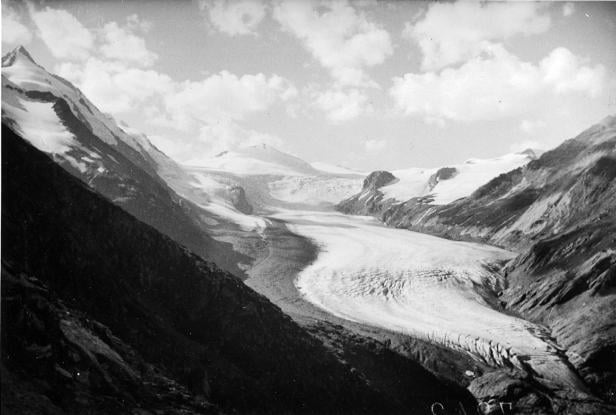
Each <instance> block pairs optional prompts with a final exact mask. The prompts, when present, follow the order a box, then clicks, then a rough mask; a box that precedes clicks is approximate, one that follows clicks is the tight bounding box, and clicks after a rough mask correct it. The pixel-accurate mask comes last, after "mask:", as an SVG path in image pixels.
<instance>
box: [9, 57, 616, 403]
mask: <svg viewBox="0 0 616 415" xmlns="http://www.w3.org/2000/svg"><path fill="white" fill-rule="evenodd" d="M2 124H3V127H2V156H3V161H2V192H3V194H2V243H3V251H2V350H3V353H2V362H3V363H2V394H3V395H2V405H3V406H2V409H3V412H5V411H6V412H7V413H45V412H44V411H47V412H46V413H52V414H62V413H101V414H102V413H109V414H112V413H113V414H116V413H131V414H137V413H138V414H152V413H175V414H180V413H182V414H190V413H263V414H265V413H285V414H287V413H288V414H294V413H298V414H299V413H319V414H320V413H345V414H346V413H354V414H355V413H357V414H359V413H366V414H373V413H430V412H431V411H430V407H431V405H432V404H433V403H434V402H441V403H443V404H445V406H446V407H447V408H453V407H456V408H458V407H461V408H466V411H467V412H469V411H472V410H475V409H476V406H477V401H476V400H480V401H482V402H490V401H493V402H497V401H512V400H514V399H519V400H520V402H519V405H518V409H519V410H521V411H522V412H521V413H528V414H538V413H541V414H555V413H559V414H565V413H586V414H608V413H612V411H613V408H614V407H613V406H610V405H611V404H616V324H615V322H616V237H615V236H614V235H616V180H614V179H615V178H616V117H608V118H606V119H605V120H603V121H602V122H601V123H599V124H597V125H595V126H592V127H591V128H589V129H588V130H586V131H584V132H582V133H581V134H580V135H578V136H577V137H575V138H573V139H570V140H567V141H565V142H564V143H563V144H561V145H560V146H558V147H557V148H555V149H553V150H551V151H547V152H545V153H543V154H540V155H539V154H537V153H535V152H533V151H532V150H527V151H524V152H521V153H514V154H508V155H504V156H502V157H498V158H494V159H488V160H480V159H471V160H467V161H466V162H464V163H461V164H455V165H448V166H442V167H438V168H425V169H424V168H408V169H403V170H394V171H391V172H389V171H376V172H372V173H370V174H367V173H362V172H355V171H353V170H350V169H346V168H343V167H340V166H331V165H327V164H324V163H308V162H306V161H304V160H302V159H300V158H298V157H296V156H293V155H291V154H287V153H284V152H282V151H279V150H277V149H275V148H273V147H271V146H267V145H257V146H251V147H245V148H240V149H235V150H233V151H226V152H222V153H220V154H218V155H216V156H213V157H211V158H210V159H208V160H205V161H204V162H203V163H202V164H201V165H198V166H193V165H190V166H185V165H180V164H178V163H177V162H175V161H174V160H172V159H171V158H169V157H167V156H166V155H165V154H164V153H162V152H161V151H159V150H158V149H157V148H156V147H155V146H154V145H152V143H150V141H149V140H148V138H147V136H145V135H144V134H142V133H140V132H138V131H136V130H133V129H132V128H131V127H130V126H127V125H125V124H123V123H121V122H118V121H116V120H115V119H114V118H113V117H111V116H109V115H107V114H104V113H102V112H101V111H100V110H98V109H97V108H96V106H95V105H94V104H93V103H92V102H90V101H89V100H88V98H87V97H85V96H84V95H83V94H82V93H81V91H79V89H78V88H76V87H75V86H73V85H72V84H71V83H70V82H68V81H66V80H64V79H62V78H60V77H58V76H56V75H53V74H51V73H49V72H47V71H46V70H45V69H44V68H43V67H41V66H40V65H38V64H37V63H36V62H35V61H34V59H33V58H32V57H31V56H30V54H29V53H28V52H27V51H26V50H25V49H24V48H22V47H20V48H17V49H15V50H13V51H12V52H10V53H8V54H7V55H5V56H4V57H3V58H2ZM334 208H337V209H338V210H339V211H341V212H344V213H346V214H352V215H372V216H374V217H376V218H378V219H379V220H380V221H382V222H383V223H384V224H386V225H388V226H391V227H396V228H404V229H409V230H413V231H419V232H424V233H429V234H434V235H438V236H442V237H445V238H449V239H456V240H464V241H472V242H481V243H487V244H491V245H496V246H500V247H503V248H506V249H509V250H511V251H514V252H516V253H518V254H519V255H517V257H516V258H515V259H514V260H512V261H511V262H509V263H508V264H507V265H506V266H505V267H504V269H502V270H493V269H490V272H501V274H503V275H504V276H506V278H505V277H504V278H503V279H504V280H505V281H506V284H505V285H504V286H502V287H500V286H499V292H498V293H496V292H495V293H493V295H494V297H495V298H497V301H495V304H491V305H490V306H494V307H495V308H496V309H498V310H499V311H501V312H503V313H506V314H512V315H515V316H520V317H523V318H524V319H527V320H529V321H532V322H534V323H537V324H540V325H542V326H546V327H547V328H548V329H549V331H550V334H551V336H552V337H553V338H554V343H555V344H558V345H561V346H562V347H563V350H560V349H558V353H559V356H561V357H563V361H565V362H567V363H566V364H567V365H568V366H567V368H568V370H569V369H570V370H571V371H574V372H575V374H576V376H577V375H578V374H579V375H580V377H581V378H582V379H583V382H584V386H583V387H580V389H579V390H557V389H554V390H550V389H549V388H548V387H546V386H545V384H543V383H541V382H538V381H537V379H536V378H534V377H533V376H531V375H532V374H531V375H529V374H528V373H526V374H525V372H524V371H517V370H516V369H515V368H508V367H498V368H490V369H489V370H488V369H487V366H486V369H485V370H486V373H485V374H483V375H482V376H480V377H476V378H475V375H474V374H473V375H472V377H468V376H467V375H464V374H462V375H461V374H460V373H459V372H460V368H461V367H469V366H471V365H472V363H469V362H471V357H469V356H465V355H462V353H460V352H459V351H456V350H453V349H454V348H450V349H447V348H446V347H444V346H443V347H441V346H442V345H436V346H435V345H434V344H430V343H427V342H426V343H422V341H419V340H417V341H416V340H412V339H411V340H408V339H405V340H400V341H399V342H398V343H396V341H394V342H393V344H392V341H391V339H394V340H396V339H398V340H399V339H400V338H399V337H395V336H393V335H391V333H387V331H386V330H380V329H377V328H374V327H362V328H361V330H355V329H354V328H353V327H356V326H353V327H351V326H345V325H344V324H343V323H341V322H340V320H335V319H333V320H328V319H323V320H319V319H317V318H316V317H314V315H299V314H294V313H289V315H285V314H284V313H283V311H281V308H282V309H283V310H285V312H287V310H289V309H293V306H295V305H296V304H295V303H296V302H297V301H299V300H297V299H296V298H295V297H293V298H290V297H289V296H288V295H287V294H288V292H285V291H284V289H285V287H287V288H288V286H291V287H292V286H293V280H294V278H295V275H296V274H298V273H299V271H300V270H301V269H302V268H303V267H307V266H308V265H309V264H310V263H311V262H312V261H314V259H315V258H314V257H313V255H316V254H315V252H317V250H318V247H317V246H316V243H315V242H314V241H311V240H310V239H309V238H304V237H300V236H299V235H297V234H296V233H294V232H295V231H292V229H291V228H292V226H291V225H289V224H287V223H285V222H284V220H282V219H281V217H284V214H283V215H282V216H280V215H278V216H277V215H276V213H280V212H283V213H284V212H287V211H296V212H299V214H298V218H299V219H298V220H299V221H304V222H305V223H308V224H309V223H310V220H311V219H310V218H307V217H306V218H304V217H302V214H303V213H302V212H322V211H326V212H327V211H330V213H332V212H331V211H332V210H333V209H334ZM333 213H334V214H336V215H339V216H344V215H340V214H338V213H336V212H333ZM315 217H316V216H315ZM345 218H348V217H347V216H345ZM364 219H367V218H362V219H361V220H364ZM370 220H372V219H370ZM372 221H373V220H372ZM373 222H374V221H373ZM378 225H379V226H380V227H381V228H382V229H385V230H386V231H391V229H386V228H383V226H381V225H380V224H378ZM304 248H306V252H301V255H298V256H299V257H301V261H300V260H297V261H296V263H291V262H292V261H291V260H289V263H281V264H274V266H272V264H271V261H272V258H274V259H275V258H277V256H276V255H278V256H280V255H282V256H284V255H289V256H291V255H292V254H293V253H296V254H297V251H299V250H302V249H304ZM512 255H513V254H512ZM268 260H269V261H270V263H268ZM482 266H483V265H482ZM485 266H486V267H493V266H494V265H493V264H485ZM259 273H261V274H263V273H275V274H276V275H273V276H272V278H271V279H267V281H265V282H264V281H263V280H262V279H259V278H256V277H255V275H257V274H259ZM282 276H285V277H288V276H291V279H286V280H284V281H283V278H282ZM251 278H252V279H251ZM277 278H278V279H277ZM242 280H246V284H244V283H243V282H242ZM277 284H279V285H277ZM284 284H287V285H284ZM283 285H284V286H283ZM253 289H255V290H257V291H258V292H260V293H262V294H264V295H266V296H267V297H268V298H269V299H266V298H265V297H264V296H263V295H260V294H257V293H256V292H255V291H253ZM272 293H275V295H274V294H272ZM287 307H289V308H287ZM315 315H318V314H315ZM289 316H292V317H293V319H291V318H290V317H289ZM350 327H351V328H350ZM490 350H491V349H490ZM487 353H491V352H490V351H489V350H488V352H487ZM456 362H463V364H459V365H457V364H456ZM522 364H523V363H522ZM428 366H430V370H428V369H426V367H428ZM482 367H483V366H482ZM482 370H483V369H482ZM535 375H536V374H535ZM461 379H462V380H461ZM467 386H468V389H467V388H466V387H467ZM587 387H588V390H586V389H587ZM469 391H470V392H469ZM522 401H523V402H522ZM520 408H523V409H520ZM456 410H457V409H456ZM462 410H464V409H462ZM28 411H29V412H28ZM469 413H470V412H469Z"/></svg>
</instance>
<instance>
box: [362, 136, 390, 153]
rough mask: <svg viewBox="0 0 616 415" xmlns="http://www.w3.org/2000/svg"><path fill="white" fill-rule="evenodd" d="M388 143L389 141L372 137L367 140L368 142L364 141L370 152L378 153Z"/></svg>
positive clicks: (367, 150)
mask: <svg viewBox="0 0 616 415" xmlns="http://www.w3.org/2000/svg"><path fill="white" fill-rule="evenodd" d="M386 145H387V141H385V140H383V139H375V138H371V139H369V140H366V142H365V143H364V148H365V149H366V152H368V153H378V152H381V151H383V149H384V148H385V146H386Z"/></svg>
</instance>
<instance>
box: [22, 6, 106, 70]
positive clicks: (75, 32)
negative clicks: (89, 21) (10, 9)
mask: <svg viewBox="0 0 616 415" xmlns="http://www.w3.org/2000/svg"><path fill="white" fill-rule="evenodd" d="M30 17H31V18H32V20H33V21H34V24H35V25H36V27H37V29H38V34H39V37H40V38H41V39H42V40H43V42H45V44H46V45H47V47H48V48H49V51H50V52H51V54H52V55H53V56H55V57H56V58H62V59H86V58H87V57H88V56H89V55H90V51H91V49H92V47H93V46H94V36H93V35H92V33H91V32H90V31H89V30H88V29H86V28H85V27H84V26H83V25H82V24H81V23H80V22H79V20H77V19H76V18H75V16H73V15H72V14H70V13H68V12H67V11H65V10H59V9H52V8H51V7H46V8H45V9H44V10H39V11H36V10H34V8H33V6H31V7H30Z"/></svg>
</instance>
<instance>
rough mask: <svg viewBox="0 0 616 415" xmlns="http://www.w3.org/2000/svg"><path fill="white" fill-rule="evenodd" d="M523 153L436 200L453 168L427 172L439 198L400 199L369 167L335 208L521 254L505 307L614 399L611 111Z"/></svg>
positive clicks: (615, 130)
mask: <svg viewBox="0 0 616 415" xmlns="http://www.w3.org/2000/svg"><path fill="white" fill-rule="evenodd" d="M523 156H524V155H519V157H523ZM525 156H527V157H528V158H529V159H530V160H528V162H527V163H520V166H519V167H517V168H515V169H513V170H511V171H506V170H503V172H502V174H500V175H497V176H496V177H494V178H493V179H492V180H490V181H489V182H487V183H486V184H484V185H483V186H479V187H478V188H477V189H476V190H474V191H472V192H471V193H468V194H467V195H465V197H463V198H460V199H457V200H453V201H449V200H447V199H452V198H451V197H449V198H448V197H446V196H445V200H446V201H447V202H448V203H439V202H442V201H443V194H442V193H439V192H438V189H439V187H440V188H444V187H445V186H442V184H443V183H446V182H448V181H451V182H452V186H451V187H448V188H449V189H454V188H455V187H456V186H455V185H454V184H455V182H456V180H457V177H460V179H459V180H462V179H461V177H462V174H459V176H457V172H458V170H459V167H455V168H453V169H448V170H443V169H441V170H439V171H438V172H437V173H436V177H435V176H434V175H432V176H430V179H429V180H428V182H433V183H436V185H435V187H434V188H433V190H436V197H434V196H433V195H432V194H431V190H427V191H425V190H424V192H425V193H427V194H425V195H424V194H422V193H421V192H419V194H417V195H416V196H412V195H411V194H409V193H407V194H405V197H403V198H402V200H394V199H392V198H391V197H390V195H391V192H390V191H389V190H388V188H391V187H392V186H395V183H396V177H395V175H392V174H391V173H388V172H374V173H372V174H371V175H370V176H368V178H367V179H366V180H365V182H364V186H363V189H362V192H360V193H359V194H357V195H354V196H352V197H351V198H349V199H347V200H344V201H342V202H341V203H340V204H339V205H338V208H339V209H340V210H342V211H343V212H346V213H354V214H371V215H374V216H376V217H378V218H379V219H381V220H382V221H383V222H385V223H386V224H388V225H390V226H395V227H400V228H407V229H411V230H416V231H421V232H427V233H431V234H435V235H439V236H444V237H447V238H451V239H460V240H470V241H477V242H487V243H490V244H493V245H498V246H502V247H506V248H510V249H513V250H515V251H517V252H520V255H519V256H518V257H517V258H516V259H515V260H514V261H513V262H512V263H510V264H509V265H508V266H507V268H506V270H505V272H506V273H507V274H508V279H507V280H508V287H506V288H505V289H504V290H503V292H502V293H500V295H501V303H502V305H503V307H506V308H507V309H509V310H511V311H512V312H516V313H520V314H521V315H523V316H525V317H526V318H529V319H530V320H533V321H540V322H542V323H544V324H546V325H547V326H548V327H550V328H551V330H552V333H553V335H554V337H555V338H556V340H557V341H558V343H559V344H562V345H564V346H565V347H566V348H567V354H568V357H569V359H570V361H571V362H572V363H573V364H574V365H575V366H576V369H577V370H578V371H579V372H580V373H581V374H582V375H583V376H584V378H585V380H586V382H587V383H588V384H590V385H591V386H592V387H593V388H594V389H595V391H596V392H597V393H599V394H600V395H601V396H603V397H604V398H605V399H607V400H610V401H612V402H614V399H615V398H614V397H615V396H616V377H615V376H616V325H615V324H614V323H615V322H616V296H615V294H616V237H615V235H616V180H615V178H616V116H611V117H607V118H605V119H604V120H602V121H601V122H600V123H598V124H596V125H594V126H592V127H590V128H589V129H587V130H585V131H583V132H582V133H581V134H579V135H578V136H577V137H575V138H572V139H570V140H567V141H565V142H564V143H563V144H561V145H560V146H558V147H556V148H555V149H553V150H551V151H547V152H545V153H544V154H542V155H541V156H540V157H538V158H534V157H533V155H532V154H528V153H527V154H526V155H525ZM478 164H481V162H479V163H478ZM394 174H395V173H394ZM439 175H441V176H444V177H440V178H439V177H438V176H439ZM425 176H426V174H423V177H425ZM392 183H393V184H392ZM429 187H430V186H428V188H429ZM458 188H459V187H458ZM408 196H411V197H408Z"/></svg>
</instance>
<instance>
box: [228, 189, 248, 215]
mask: <svg viewBox="0 0 616 415" xmlns="http://www.w3.org/2000/svg"><path fill="white" fill-rule="evenodd" d="M229 196H230V199H231V203H233V206H234V207H235V208H236V209H237V210H239V211H240V212H242V213H244V214H246V215H250V214H252V212H253V207H252V205H250V203H248V199H247V198H246V191H245V190H244V188H243V187H241V186H232V187H231V188H230V189H229Z"/></svg>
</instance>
